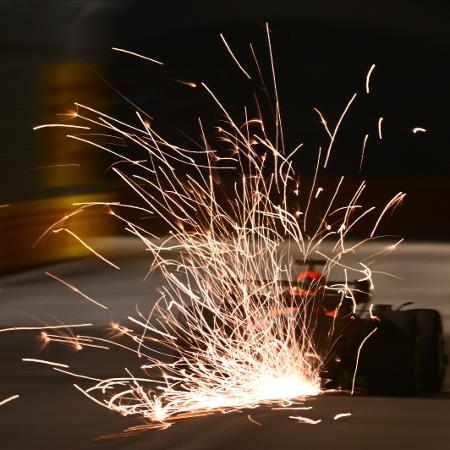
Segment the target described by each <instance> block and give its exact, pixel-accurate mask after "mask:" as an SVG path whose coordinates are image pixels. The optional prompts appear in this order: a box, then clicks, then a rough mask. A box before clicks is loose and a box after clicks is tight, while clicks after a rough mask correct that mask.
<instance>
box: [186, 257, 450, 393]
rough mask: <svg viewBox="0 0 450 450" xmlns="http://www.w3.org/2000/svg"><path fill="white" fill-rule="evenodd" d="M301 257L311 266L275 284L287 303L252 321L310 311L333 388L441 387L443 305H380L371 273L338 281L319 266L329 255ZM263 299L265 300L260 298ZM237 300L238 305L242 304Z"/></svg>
mask: <svg viewBox="0 0 450 450" xmlns="http://www.w3.org/2000/svg"><path fill="white" fill-rule="evenodd" d="M295 263H296V265H297V266H303V267H304V270H301V271H300V272H298V275H297V277H296V279H295V280H293V281H289V280H284V281H281V280H277V281H276V282H275V283H276V284H278V285H281V287H282V292H283V294H282V300H283V301H281V302H276V303H275V307H274V308H270V307H267V308H266V309H259V311H261V310H262V311H263V314H262V317H261V315H259V316H260V317H259V318H258V320H257V321H252V320H251V318H250V320H248V321H247V322H246V326H253V327H260V328H261V329H262V328H264V327H268V326H270V323H271V321H276V320H277V317H279V316H285V317H286V318H288V317H293V316H294V317H295V316H296V315H298V314H303V316H304V317H309V318H311V320H310V322H311V323H313V326H312V327H311V333H312V334H311V336H312V339H313V342H314V347H315V349H316V351H317V353H318V354H319V355H320V356H321V359H322V360H323V361H324V365H323V372H322V378H323V379H324V380H325V388H326V389H337V390H339V391H342V392H350V391H352V392H353V391H356V392H367V393H369V394H377V395H415V394H420V393H433V392H439V391H440V390H441V388H442V384H443V380H444V376H445V365H446V364H447V363H448V359H447V355H446V353H445V348H444V336H443V328H442V320H441V316H440V314H439V312H438V311H436V310H434V309H412V308H411V309H405V307H407V306H410V304H405V305H401V306H400V307H397V308H394V307H393V306H392V305H386V304H374V303H373V302H372V290H371V282H370V280H369V279H361V280H353V281H348V280H347V281H345V282H344V281H331V280H328V279H327V277H326V276H325V275H324V273H322V272H321V271H320V270H319V269H318V267H320V266H325V264H326V261H324V260H298V261H296V262H295ZM252 283H253V284H255V280H253V282H252ZM258 283H259V284H261V285H265V284H268V285H270V284H271V282H270V281H268V280H257V281H256V284H258ZM250 284H251V283H250ZM349 288H351V289H349ZM279 291H280V290H278V292H279ZM231 295H232V294H230V296H231ZM258 301H259V302H261V299H259V300H258V299H255V302H258ZM226 303H227V302H226V299H225V300H224V304H225V305H226ZM263 303H264V302H263ZM231 304H232V305H233V308H236V302H231ZM185 314H188V315H191V317H194V316H195V315H196V314H198V312H195V311H194V310H193V309H192V307H187V308H186V313H185ZM201 314H202V316H203V317H202V321H203V322H204V323H205V324H208V325H207V326H208V328H210V329H215V328H216V327H218V326H219V327H222V328H223V329H226V330H225V331H224V333H226V335H229V336H232V335H233V332H234V330H233V327H232V326H230V324H229V323H223V322H221V321H222V319H221V317H218V316H217V315H214V313H212V312H211V311H210V310H209V309H205V310H203V311H202V312H201ZM179 320H180V322H185V321H186V316H184V317H183V316H180V318H179ZM240 326H242V324H241V325H240ZM299 326H303V325H301V324H300V325H299ZM182 330H183V326H180V330H179V333H178V344H179V346H180V348H181V347H185V348H187V349H191V350H192V349H193V350H192V351H195V348H196V346H198V345H201V344H199V341H196V339H195V336H192V335H189V336H183V331H182ZM301 332H302V330H301V329H300V330H299V333H301ZM193 341H195V342H193ZM200 341H201V340H200Z"/></svg>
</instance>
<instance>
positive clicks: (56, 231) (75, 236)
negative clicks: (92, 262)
mask: <svg viewBox="0 0 450 450" xmlns="http://www.w3.org/2000/svg"><path fill="white" fill-rule="evenodd" d="M60 231H65V232H67V233H68V234H70V235H71V236H72V237H74V238H75V239H76V240H77V241H78V242H79V243H80V244H82V245H83V246H84V247H85V248H87V249H88V250H89V251H90V252H91V253H93V254H94V255H95V256H97V257H98V258H100V259H101V260H102V261H104V262H105V263H106V264H109V265H110V266H111V267H114V268H115V269H117V270H120V267H119V266H116V265H115V264H114V263H112V262H111V261H110V260H109V259H106V258H105V257H104V256H102V255H101V254H100V253H98V252H96V251H95V250H94V249H93V248H92V247H91V246H90V245H88V244H87V243H86V242H85V241H83V239H81V238H80V237H79V236H77V235H76V234H75V233H74V232H72V231H71V230H69V229H68V228H59V229H56V230H53V233H59V232H60Z"/></svg>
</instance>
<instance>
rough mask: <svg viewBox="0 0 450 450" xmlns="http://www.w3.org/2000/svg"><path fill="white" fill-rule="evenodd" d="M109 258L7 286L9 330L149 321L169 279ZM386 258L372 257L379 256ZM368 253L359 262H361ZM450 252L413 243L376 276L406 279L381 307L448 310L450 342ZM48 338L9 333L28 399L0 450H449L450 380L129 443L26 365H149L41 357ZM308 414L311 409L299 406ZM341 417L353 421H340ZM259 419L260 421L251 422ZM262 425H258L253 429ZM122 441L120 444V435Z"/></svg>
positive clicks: (188, 426) (10, 388) (6, 412)
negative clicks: (144, 315)
mask: <svg viewBox="0 0 450 450" xmlns="http://www.w3.org/2000/svg"><path fill="white" fill-rule="evenodd" d="M121 245H122V247H121V249H120V251H117V248H116V250H115V252H116V255H115V254H114V252H112V253H111V255H110V256H113V257H115V258H116V259H115V261H116V262H118V263H119V265H120V266H121V270H120V271H117V272H116V271H114V270H113V269H111V268H110V267H108V266H105V265H103V264H102V263H101V262H99V261H97V260H93V259H91V258H89V259H86V260H78V261H72V262H67V263H59V264H55V265H53V266H51V267H50V266H49V267H44V268H39V269H33V270H30V271H26V272H21V273H17V274H11V275H8V276H4V277H2V278H0V289H1V291H0V298H1V301H0V329H2V328H6V327H11V326H19V325H36V324H39V323H52V324H54V323H56V322H58V321H60V322H66V323H67V322H71V323H76V322H93V323H95V324H97V325H99V326H102V325H106V324H107V323H108V322H109V321H110V320H120V321H124V320H126V317H127V316H128V315H133V313H134V307H135V305H139V307H140V308H141V309H143V310H144V311H145V308H147V309H149V308H150V307H151V305H152V301H153V300H152V299H154V298H155V293H156V292H157V288H158V283H159V282H160V281H161V280H160V279H159V278H158V276H153V277H152V278H149V279H148V280H147V281H144V277H145V274H146V271H147V268H148V266H149V260H148V257H147V256H146V255H143V254H142V253H139V252H137V248H136V246H135V244H134V243H133V242H132V241H128V240H126V241H123V243H122V244H121ZM377 250H379V248H377V247H376V246H372V247H371V248H369V249H368V250H367V254H368V253H374V252H376V251H377ZM364 256H367V255H364V254H360V255H355V258H361V257H364ZM449 261H450V245H449V244H441V243H432V244H431V243H410V244H405V245H404V246H400V247H399V248H398V249H397V250H396V251H395V252H393V253H391V254H390V255H388V256H384V257H382V258H379V259H378V263H377V264H376V266H375V267H376V269H377V270H379V271H383V272H389V273H395V274H396V275H398V276H399V277H402V278H403V279H398V278H392V277H386V276H384V275H375V285H376V291H375V292H376V298H375V299H374V301H375V302H379V303H393V304H394V305H398V304H401V303H403V302H406V301H414V302H416V305H417V306H418V307H419V306H420V307H430V308H436V309H438V310H439V311H440V312H441V314H442V317H443V321H444V331H445V334H446V336H447V349H448V348H449V344H450V342H449V339H448V337H449V336H450V296H449V293H450V273H449ZM47 271H48V272H51V273H53V274H55V275H57V276H60V277H62V278H64V279H66V280H68V281H70V282H71V283H73V284H75V285H76V286H77V287H78V288H79V289H80V290H82V291H83V292H85V293H86V294H88V295H89V296H90V297H92V298H95V299H96V300H97V301H100V302H102V303H105V304H106V305H107V306H108V307H109V309H108V310H107V311H104V310H102V309H100V308H98V307H96V306H95V305H93V304H91V303H89V302H86V301H83V300H82V299H81V300H80V297H79V296H78V295H77V294H76V293H73V292H71V291H70V290H68V289H67V288H65V287H64V286H62V285H60V284H59V283H58V282H56V281H55V280H53V279H51V278H49V277H48V276H46V275H45V274H44V272H47ZM37 334H38V332H32V331H26V332H7V333H0V355H1V366H0V401H1V400H2V399H4V398H6V397H9V396H10V395H13V394H19V395H20V397H19V398H18V399H17V400H14V401H12V402H10V403H8V404H5V405H3V406H0V449H2V450H16V449H17V450H44V449H45V450H47V449H48V450H53V449H54V450H66V449H67V450H68V449H71V450H75V449H77V450H81V449H96V448H99V449H124V450H128V449H129V450H134V449H136V450H140V449H148V450H150V449H152V450H153V449H155V450H156V449H186V450H190V449H192V450H200V449H223V450H228V449H242V450H246V449H248V450H251V449H317V450H320V449H346V450H348V449H355V450H356V449H369V450H370V449H385V450H386V449H393V450H394V449H396V450H397V449H428V450H435V449H436V450H440V449H442V450H444V449H445V450H447V449H448V448H450V394H449V392H450V377H449V376H448V375H449V374H448V372H449V371H447V379H446V382H445V385H444V392H442V393H440V394H437V395H432V396H420V397H414V398H401V397H374V396H367V395H355V396H353V397H352V396H349V395H342V394H340V395H337V394H335V395H324V396H321V397H318V398H315V399H310V400H308V401H307V402H306V404H305V405H303V406H312V407H313V409H311V410H309V411H296V410H288V409H285V410H273V409H270V408H268V407H264V408H259V409H256V410H251V411H243V412H235V413H229V414H225V415H224V414H221V413H217V414H212V415H209V416H205V417H199V418H192V419H186V420H183V421H179V422H177V423H176V424H175V425H173V426H172V427H170V428H169V429H167V430H165V431H160V430H147V431H143V432H140V433H138V434H134V435H130V434H129V435H124V434H120V433H121V431H122V430H123V429H125V428H127V427H129V426H136V425H143V424H144V422H143V421H142V420H140V419H136V418H124V417H121V416H119V415H117V414H115V413H112V412H110V411H108V410H106V409H104V408H101V407H100V406H98V405H96V404H94V403H92V402H91V401H89V400H88V399H86V398H85V397H84V396H82V395H81V394H80V393H79V392H78V391H76V390H75V389H74V388H73V383H74V382H76V380H74V379H73V378H72V377H69V376H68V375H64V374H59V373H56V372H54V371H53V370H52V369H51V367H49V366H43V365H39V364H32V363H24V362H22V361H21V358H23V357H40V358H48V359H51V360H52V361H59V362H64V363H67V364H69V365H70V367H71V368H73V369H74V370H75V369H76V371H77V372H81V373H86V374H90V375H94V376H95V375H105V376H117V375H119V376H120V375H122V374H123V367H124V366H126V367H129V368H133V365H136V364H138V362H136V361H135V360H134V358H131V357H130V356H129V355H127V354H125V353H121V352H112V351H109V352H105V351H99V350H86V351H83V352H79V353H71V352H69V351H68V350H67V349H66V348H63V347H60V346H57V345H56V344H55V345H52V346H51V348H50V349H47V350H44V351H39V344H38V341H37V339H36V335H37ZM300 406H301V405H300ZM339 413H351V416H348V417H343V418H341V419H339V420H333V417H334V416H335V415H336V414H339ZM249 415H250V417H249ZM292 415H293V416H295V415H302V416H306V417H309V418H311V419H321V420H322V422H320V423H319V424H317V425H309V424H301V423H298V422H297V421H296V420H294V419H290V418H289V416H292ZM254 422H257V423H258V424H256V423H254ZM117 434H119V435H118V436H115V437H111V436H109V435H117Z"/></svg>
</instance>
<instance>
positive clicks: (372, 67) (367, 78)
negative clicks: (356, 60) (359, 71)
mask: <svg viewBox="0 0 450 450" xmlns="http://www.w3.org/2000/svg"><path fill="white" fill-rule="evenodd" d="M373 69H375V64H372V65H371V66H370V69H369V72H367V76H366V94H369V93H370V89H369V82H370V76H371V75H372V72H373Z"/></svg>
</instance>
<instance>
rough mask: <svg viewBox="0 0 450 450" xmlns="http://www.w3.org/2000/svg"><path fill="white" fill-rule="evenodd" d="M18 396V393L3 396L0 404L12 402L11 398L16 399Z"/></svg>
mask: <svg viewBox="0 0 450 450" xmlns="http://www.w3.org/2000/svg"><path fill="white" fill-rule="evenodd" d="M19 397H20V395H18V394H16V395H11V397H8V398H5V399H4V400H1V401H0V406H3V405H6V404H7V403H9V402H12V401H13V400H16V399H18V398H19Z"/></svg>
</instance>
